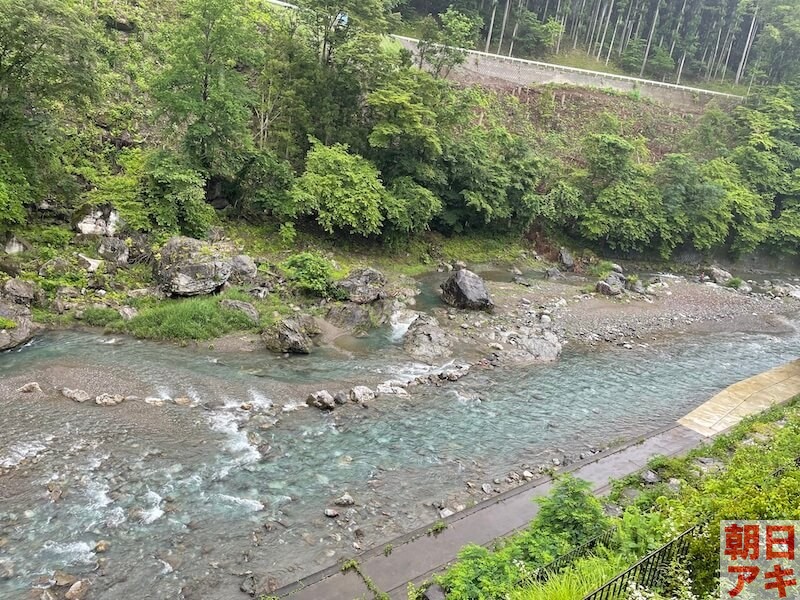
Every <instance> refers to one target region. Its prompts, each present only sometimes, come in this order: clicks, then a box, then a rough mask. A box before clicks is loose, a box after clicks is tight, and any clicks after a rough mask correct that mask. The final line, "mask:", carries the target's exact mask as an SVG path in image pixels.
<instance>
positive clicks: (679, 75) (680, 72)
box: [675, 50, 686, 85]
mask: <svg viewBox="0 0 800 600" xmlns="http://www.w3.org/2000/svg"><path fill="white" fill-rule="evenodd" d="M685 62H686V50H684V51H683V56H681V64H680V66H679V67H678V79H677V80H676V81H675V83H676V84H677V85H680V84H681V75H683V65H684V63H685Z"/></svg>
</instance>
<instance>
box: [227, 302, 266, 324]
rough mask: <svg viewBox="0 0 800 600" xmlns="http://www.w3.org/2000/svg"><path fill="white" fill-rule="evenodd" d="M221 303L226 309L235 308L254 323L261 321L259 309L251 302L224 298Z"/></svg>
mask: <svg viewBox="0 0 800 600" xmlns="http://www.w3.org/2000/svg"><path fill="white" fill-rule="evenodd" d="M219 305H220V307H221V308H224V309H226V310H235V311H238V312H240V313H243V314H244V315H245V316H246V317H247V318H248V319H250V321H251V322H253V323H258V321H259V318H260V317H259V314H258V310H256V307H255V306H253V305H252V304H250V303H249V302H242V301H241V300H223V301H222V302H220V303H219Z"/></svg>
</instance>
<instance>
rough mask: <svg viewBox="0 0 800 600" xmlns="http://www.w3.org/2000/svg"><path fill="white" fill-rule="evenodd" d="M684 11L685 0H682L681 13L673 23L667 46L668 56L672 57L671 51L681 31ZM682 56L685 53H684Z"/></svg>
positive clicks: (673, 50)
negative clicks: (670, 40) (670, 41)
mask: <svg viewBox="0 0 800 600" xmlns="http://www.w3.org/2000/svg"><path fill="white" fill-rule="evenodd" d="M685 13H686V0H683V6H681V14H680V16H679V17H678V24H677V25H675V31H673V32H672V44H670V47H669V57H670V58H672V53H673V52H675V42H677V41H678V36H679V35H680V32H681V25H683V17H684V15H685ZM684 58H686V55H685V54H684Z"/></svg>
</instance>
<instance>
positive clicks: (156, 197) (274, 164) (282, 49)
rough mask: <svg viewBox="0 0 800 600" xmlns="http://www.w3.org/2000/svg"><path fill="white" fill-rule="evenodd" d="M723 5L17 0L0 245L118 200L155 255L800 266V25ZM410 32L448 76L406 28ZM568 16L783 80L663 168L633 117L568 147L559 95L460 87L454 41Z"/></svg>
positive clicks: (5, 99) (581, 28) (586, 34)
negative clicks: (393, 251) (311, 248)
mask: <svg viewBox="0 0 800 600" xmlns="http://www.w3.org/2000/svg"><path fill="white" fill-rule="evenodd" d="M708 2H709V0H703V1H702V2H693V3H688V4H687V2H686V1H685V0H676V1H674V2H671V3H661V2H659V1H658V0H653V1H651V2H649V3H648V2H646V1H638V2H637V0H633V2H632V4H630V5H625V4H624V2H620V3H619V4H617V5H615V3H614V2H613V1H609V2H601V1H599V0H598V2H594V3H593V2H583V1H581V2H577V1H574V2H572V4H570V3H568V2H563V3H562V2H561V1H558V2H555V1H554V0H551V2H549V3H547V2H545V3H544V5H543V6H538V5H537V7H531V8H530V9H529V12H527V13H523V12H522V11H524V10H526V9H525V7H524V6H523V5H522V3H518V2H506V3H498V2H495V3H494V4H492V3H490V2H489V1H488V0H486V1H484V2H481V3H476V2H473V3H470V2H456V4H455V6H449V5H448V6H447V7H443V6H440V5H439V3H436V2H432V1H431V2H421V1H413V0H409V2H408V3H407V4H406V5H403V6H400V5H397V3H396V2H387V1H386V0H340V1H338V2H332V1H331V0H301V1H299V2H298V4H299V5H300V7H301V8H300V9H299V10H294V9H287V8H283V7H279V6H275V5H274V4H271V3H269V2H264V1H259V0H139V1H136V0H93V1H92V2H89V1H88V0H0V234H2V235H5V236H6V237H8V236H10V235H11V234H16V235H17V236H18V237H20V238H24V237H25V236H26V235H33V233H32V232H34V231H36V230H37V229H36V228H37V227H41V226H43V225H47V224H54V223H56V224H57V223H65V222H68V221H69V220H70V218H74V215H75V214H76V212H77V211H80V210H82V209H84V208H85V207H87V206H105V205H111V206H113V207H115V208H116V209H117V210H118V211H119V213H120V215H121V217H122V219H123V221H124V224H125V228H126V230H127V231H128V232H130V233H145V234H149V235H151V236H152V239H153V240H154V241H155V242H158V241H159V240H163V239H166V237H167V236H168V235H171V234H174V233H178V232H182V233H186V234H189V235H193V236H201V237H202V236H203V235H204V234H205V233H206V232H207V231H208V229H209V228H210V227H211V226H212V225H214V224H216V223H220V222H224V221H225V220H232V219H236V220H245V221H247V222H251V223H259V224H263V225H264V227H265V231H272V232H274V233H275V235H279V236H280V238H281V239H282V240H283V241H285V242H286V243H287V244H289V245H290V244H291V243H292V242H293V241H294V239H295V236H296V235H297V233H298V231H309V230H310V231H314V232H318V233H319V234H320V235H327V236H331V237H334V238H338V239H359V240H361V239H363V240H365V241H366V243H373V244H375V245H376V246H378V245H380V246H386V247H390V248H398V249H399V248H402V247H403V245H404V244H406V243H407V242H408V240H409V238H411V237H413V236H418V235H426V232H428V231H431V230H433V231H436V232H439V233H440V234H443V235H459V234H462V233H464V232H470V233H480V234H482V235H487V236H498V235H506V234H515V235H520V236H522V235H525V234H530V233H531V232H538V233H544V234H546V235H548V236H552V237H555V238H562V239H571V240H573V241H574V242H575V243H576V244H582V245H585V246H589V247H593V248H596V249H598V250H600V251H611V252H615V253H618V254H619V253H627V254H631V253H641V254H650V255H656V254H658V255H660V256H662V257H664V258H668V257H670V256H672V255H673V253H674V252H675V251H676V250H678V249H694V250H697V251H700V252H708V251H725V252H728V253H730V254H731V255H741V254H743V253H748V252H751V251H753V250H756V249H759V248H763V249H766V250H768V251H771V252H776V253H797V251H798V249H799V248H800V195H799V194H800V175H798V174H800V171H798V167H800V149H799V148H798V140H800V123H799V122H798V112H797V108H798V107H800V87H797V86H794V85H793V84H792V79H791V76H792V75H793V72H794V69H796V67H797V65H798V64H800V63H798V61H796V60H793V55H792V54H791V50H792V48H793V39H794V38H793V37H791V35H792V33H791V31H792V29H791V27H790V25H791V21H792V19H794V18H796V17H795V16H793V15H794V14H795V13H793V12H792V8H791V7H786V6H783V7H781V6H773V5H767V3H764V5H763V6H762V7H760V8H759V7H757V6H756V5H755V4H753V5H750V4H746V3H744V4H741V5H739V4H737V5H735V6H727V5H724V4H720V5H719V6H717V5H714V6H713V7H711V6H710V5H708ZM578 4H581V6H578ZM607 4H608V5H607ZM573 5H574V6H573ZM428 11H429V12H430V16H423V15H425V13H426V12H428ZM442 11H443V12H442ZM787 11H788V12H787ZM495 12H496V13H497V14H496V15H495ZM501 12H502V13H503V14H502V15H501V14H500V13H501ZM756 13H757V14H756ZM493 15H494V18H493ZM480 16H483V17H484V18H483V20H481V18H479V17H480ZM404 19H405V20H409V19H417V20H418V21H420V22H421V27H422V29H423V33H424V39H423V41H422V43H421V44H420V53H422V54H424V56H423V57H422V61H423V62H424V64H425V65H428V66H430V69H427V70H425V69H423V70H420V69H418V68H416V64H417V63H418V62H419V59H418V57H417V58H415V57H412V56H411V55H410V54H409V53H408V52H407V51H404V50H402V48H401V47H400V46H399V45H398V44H396V43H394V42H393V41H392V40H391V38H389V37H387V36H386V35H385V34H386V33H387V32H389V31H391V30H392V29H393V28H397V27H399V25H400V24H401V23H402V22H403V20H404ZM782 19H783V20H782ZM784 21H785V22H784ZM553 22H556V23H561V25H560V26H559V32H560V33H558V36H559V38H561V37H562V36H563V40H562V41H561V44H564V43H571V44H573V45H575V44H580V43H583V44H584V45H586V46H587V47H588V48H589V49H590V50H591V51H592V52H594V51H595V50H596V48H597V47H598V46H599V47H600V49H601V50H602V49H603V48H606V47H608V48H611V44H612V40H614V39H616V41H614V42H613V44H618V45H617V46H614V47H616V48H623V55H625V54H626V53H630V52H631V48H632V47H634V48H635V47H637V46H641V45H644V48H645V49H644V50H642V52H644V54H645V55H648V56H649V55H650V54H651V53H652V54H653V57H654V60H652V61H651V64H654V63H657V62H658V61H659V60H661V59H658V58H656V55H657V54H658V53H659V52H662V53H664V54H666V56H670V55H671V56H672V57H678V59H679V62H680V63H682V65H681V66H682V69H683V71H684V72H686V73H690V72H691V73H700V72H703V71H704V70H705V71H708V72H711V73H712V74H714V73H718V72H722V73H726V72H728V71H729V70H731V68H732V66H735V67H741V68H740V69H738V70H740V71H741V72H742V73H745V74H746V73H752V72H756V71H757V70H761V71H763V72H764V78H765V79H768V80H770V81H771V82H772V83H774V84H775V85H773V86H771V87H764V88H757V89H755V90H754V93H753V94H752V96H751V97H750V98H749V99H748V101H747V103H746V105H743V106H740V107H738V108H736V109H735V110H734V111H733V112H732V113H730V112H723V111H720V110H714V109H712V110H709V111H707V112H706V114H705V115H704V116H702V118H699V119H697V120H695V121H691V122H690V124H689V125H690V126H688V127H685V128H684V129H685V130H684V131H683V133H682V134H681V136H680V139H678V140H676V141H675V143H674V144H672V147H670V148H669V152H667V153H661V152H653V151H652V145H653V144H652V143H651V142H652V141H653V140H652V139H648V138H646V137H645V136H643V135H642V134H641V133H636V132H634V131H633V130H632V129H631V128H630V127H628V124H627V123H626V122H624V121H623V120H621V119H620V118H618V117H616V116H615V115H611V114H602V115H593V118H592V119H591V120H588V122H589V123H590V125H591V127H589V128H588V129H587V128H584V130H582V131H581V133H580V135H579V136H576V135H575V130H572V131H565V132H561V133H558V132H555V131H553V130H551V129H550V128H549V125H548V123H549V122H550V121H552V120H553V115H554V112H555V111H556V108H557V107H556V101H555V91H553V90H544V91H543V92H542V93H541V94H540V95H539V97H538V100H537V102H536V103H535V105H532V104H530V103H526V102H522V101H520V99H518V98H516V97H515V96H513V95H511V94H506V93H502V92H494V91H489V90H484V89H479V88H475V87H464V86H458V85H455V84H453V83H452V82H450V81H448V80H447V79H446V78H445V77H444V75H445V74H446V73H447V72H448V71H449V70H450V68H451V67H452V66H453V65H455V64H457V63H458V62H459V60H461V58H462V57H461V56H460V55H459V54H458V53H457V52H452V51H449V50H447V49H443V48H442V47H440V46H438V45H437V44H436V42H442V41H445V42H451V43H459V44H461V43H466V42H471V43H473V44H476V43H478V42H479V39H480V36H484V37H486V36H487V35H488V37H489V39H490V41H491V44H490V46H491V48H492V49H493V50H497V46H498V45H499V46H502V48H501V49H502V50H504V49H505V47H506V44H508V45H510V44H512V43H516V44H524V43H528V42H531V39H532V38H530V35H529V33H530V32H529V31H528V29H529V28H530V27H534V28H535V27H544V28H548V27H550V28H551V29H552V30H553V31H555V28H553V27H552V26H551V24H552V23H553ZM609 23H611V25H610V26H609ZM752 23H755V25H752ZM529 26H530V27H529ZM493 29H494V30H497V29H499V31H497V33H491V34H489V31H488V30H493ZM484 30H487V31H484ZM601 30H602V31H603V33H600V31H601ZM606 30H607V31H606ZM747 30H750V31H749V35H746V36H745V35H743V34H742V32H743V31H747ZM615 32H616V35H615ZM598 34H599V38H600V39H599V40H597V38H598ZM526 36H527V37H526ZM604 37H607V38H608V39H607V40H605V41H604V40H603V38H604ZM712 38H713V39H712ZM716 38H719V43H718V44H717V40H716ZM568 39H571V40H572V41H569V42H567V41H565V40H568ZM525 40H527V42H526V41H525ZM534 41H535V40H534ZM584 42H586V43H584ZM531 43H532V42H531ZM709 44H713V47H709ZM534 45H535V44H534ZM648 48H649V50H647V49H648ZM612 50H613V48H612ZM601 54H602V52H601ZM748 56H749V57H750V58H749V59H748ZM742 57H743V58H742ZM737 63H741V65H739V64H737ZM756 64H757V65H758V66H757V67H756V66H755V65H756ZM726 66H727V67H726ZM645 70H646V69H645ZM733 70H737V69H736V68H733ZM761 71H758V72H761ZM757 79H759V80H761V79H762V78H761V76H758V77H757ZM594 117H596V118H594Z"/></svg>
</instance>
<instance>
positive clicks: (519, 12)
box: [508, 0, 527, 56]
mask: <svg viewBox="0 0 800 600" xmlns="http://www.w3.org/2000/svg"><path fill="white" fill-rule="evenodd" d="M523 1H524V0H519V4H517V20H516V21H515V22H514V31H512V32H511V44H510V45H509V47H508V55H509V56H511V55H512V54H513V53H514V40H516V39H517V31H519V20H520V18H521V17H522V3H523ZM526 4H527V3H526Z"/></svg>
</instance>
